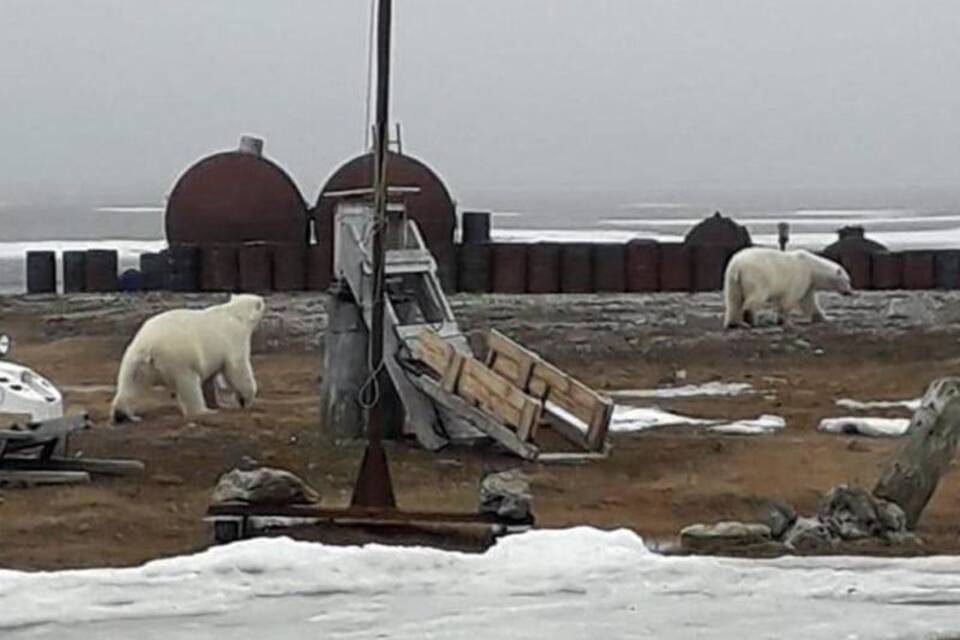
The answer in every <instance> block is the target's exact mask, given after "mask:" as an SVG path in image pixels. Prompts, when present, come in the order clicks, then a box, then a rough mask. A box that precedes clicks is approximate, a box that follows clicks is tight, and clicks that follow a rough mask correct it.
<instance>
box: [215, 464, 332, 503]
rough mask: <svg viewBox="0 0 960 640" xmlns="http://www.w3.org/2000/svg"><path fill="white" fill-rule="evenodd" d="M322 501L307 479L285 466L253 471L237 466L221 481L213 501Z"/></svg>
mask: <svg viewBox="0 0 960 640" xmlns="http://www.w3.org/2000/svg"><path fill="white" fill-rule="evenodd" d="M319 501H320V494H319V493H317V492H316V491H315V490H314V489H313V488H312V487H310V486H309V485H308V484H306V483H305V482H304V481H303V480H301V479H300V478H298V477H297V476H295V475H293V474H292V473H290V472H289V471H284V470H283V469H272V468H270V467H260V468H257V469H253V470H250V471H243V470H240V469H234V470H232V471H229V472H227V473H225V474H223V475H222V476H220V479H219V480H218V481H217V486H216V487H215V488H214V490H213V498H212V502H213V504H220V503H224V502H246V503H248V504H272V505H281V504H309V503H315V502H319Z"/></svg>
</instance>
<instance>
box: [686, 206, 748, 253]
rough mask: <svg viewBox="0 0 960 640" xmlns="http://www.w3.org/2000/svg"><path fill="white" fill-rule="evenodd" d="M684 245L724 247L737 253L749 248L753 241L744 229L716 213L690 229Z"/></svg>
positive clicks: (730, 219)
mask: <svg viewBox="0 0 960 640" xmlns="http://www.w3.org/2000/svg"><path fill="white" fill-rule="evenodd" d="M684 243H685V244H687V245H690V246H716V247H725V248H727V249H733V250H735V251H737V250H740V249H743V248H744V247H749V246H751V245H752V244H753V241H752V239H751V238H750V232H749V231H747V228H746V227H744V226H743V225H740V224H737V223H736V222H734V221H733V219H732V218H727V217H725V216H723V215H720V212H719V211H717V212H716V213H714V214H713V215H712V216H710V217H709V218H705V219H704V220H702V221H701V222H698V223H697V224H696V225H695V226H694V227H693V228H692V229H690V231H689V232H688V233H687V235H686V237H685V238H684Z"/></svg>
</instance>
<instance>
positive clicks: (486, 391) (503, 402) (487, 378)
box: [457, 358, 541, 436]
mask: <svg viewBox="0 0 960 640" xmlns="http://www.w3.org/2000/svg"><path fill="white" fill-rule="evenodd" d="M457 391H458V393H459V394H460V395H462V396H463V397H465V398H467V399H468V400H474V401H476V402H477V403H479V405H480V406H481V407H483V408H484V409H485V410H487V411H489V412H490V413H492V414H493V415H494V416H496V417H497V418H499V419H500V420H501V421H503V422H505V423H507V424H508V425H510V426H513V427H517V428H521V429H522V430H523V431H524V432H525V433H526V434H527V435H528V436H529V435H530V433H531V431H532V430H533V428H534V426H533V425H534V424H535V422H536V421H537V420H538V419H539V416H540V411H541V406H540V403H539V401H537V400H535V399H533V398H531V397H530V396H528V395H526V394H525V393H523V392H522V391H520V389H518V388H517V387H515V386H513V385H512V384H511V383H510V381H509V380H507V379H506V378H503V377H502V376H500V375H499V374H497V373H495V372H493V371H491V370H490V369H487V368H486V367H485V366H484V365H483V364H482V363H480V362H479V361H478V360H475V359H473V358H467V359H466V360H465V362H464V366H463V372H462V373H461V377H460V384H459V385H458V388H457Z"/></svg>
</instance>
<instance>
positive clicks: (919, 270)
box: [903, 251, 935, 289]
mask: <svg viewBox="0 0 960 640" xmlns="http://www.w3.org/2000/svg"><path fill="white" fill-rule="evenodd" d="M933 267H934V263H933V252H931V251H904V252H903V288H904V289H933V287H934V284H935V280H934V275H933Z"/></svg>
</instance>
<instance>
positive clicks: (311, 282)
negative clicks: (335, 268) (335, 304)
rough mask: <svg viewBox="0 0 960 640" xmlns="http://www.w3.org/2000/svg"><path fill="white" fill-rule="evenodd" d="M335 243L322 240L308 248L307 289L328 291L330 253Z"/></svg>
mask: <svg viewBox="0 0 960 640" xmlns="http://www.w3.org/2000/svg"><path fill="white" fill-rule="evenodd" d="M332 250H333V245H332V244H330V243H328V242H321V243H318V244H314V245H310V246H309V247H308V248H307V289H309V290H310V291H326V290H327V289H329V288H330V254H331V252H332Z"/></svg>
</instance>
